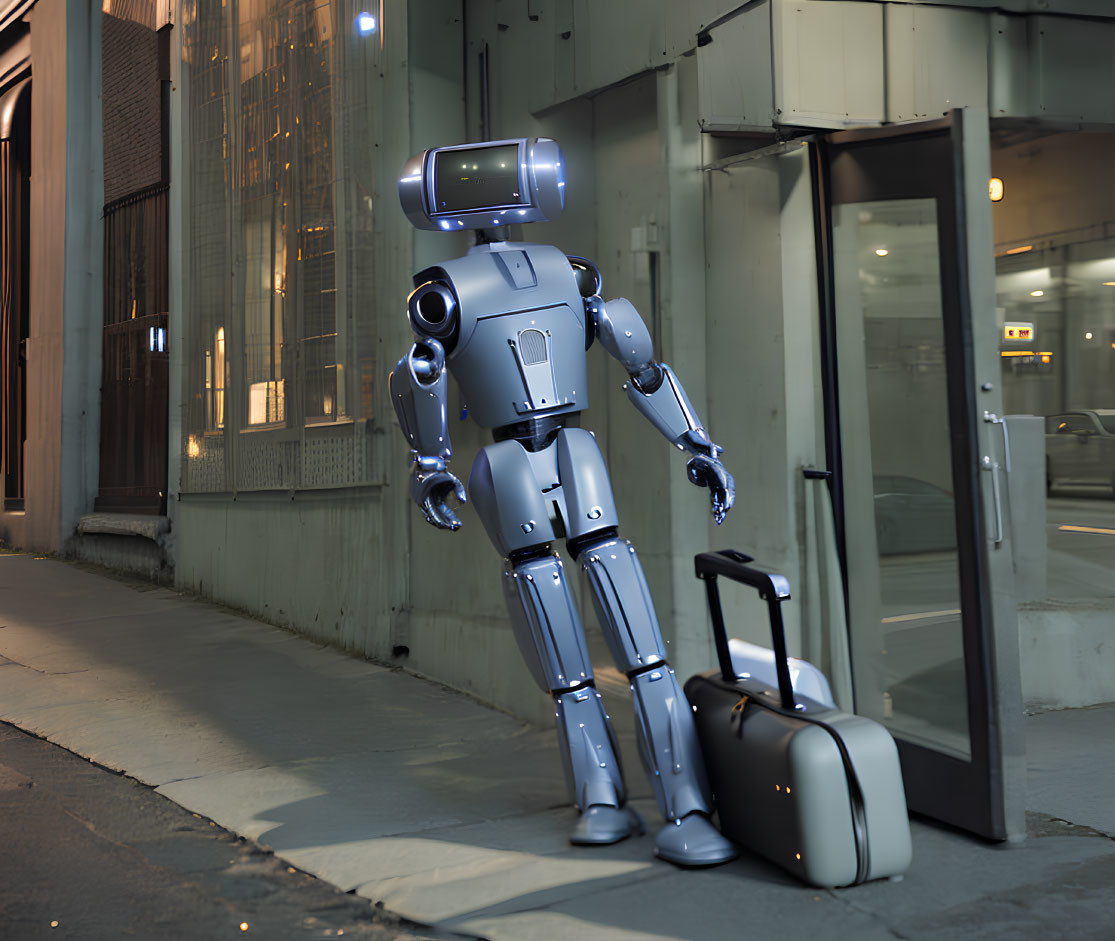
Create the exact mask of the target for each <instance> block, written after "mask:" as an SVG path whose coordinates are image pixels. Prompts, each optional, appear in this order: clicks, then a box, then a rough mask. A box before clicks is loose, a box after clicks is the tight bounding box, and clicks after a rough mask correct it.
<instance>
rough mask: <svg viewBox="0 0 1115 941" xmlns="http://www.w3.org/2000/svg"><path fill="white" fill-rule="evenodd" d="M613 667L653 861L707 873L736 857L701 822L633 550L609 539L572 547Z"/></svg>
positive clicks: (700, 796)
mask: <svg viewBox="0 0 1115 941" xmlns="http://www.w3.org/2000/svg"><path fill="white" fill-rule="evenodd" d="M574 549H575V550H576V557H577V559H578V560H579V561H580V563H581V567H582V568H583V570H584V571H585V573H586V575H587V576H588V580H589V585H590V587H591V588H592V598H593V605H594V606H595V608H596V614H597V617H598V618H599V619H600V625H601V627H602V628H603V630H604V637H605V639H606V640H607V641H608V646H609V648H610V649H611V651H612V656H613V657H615V660H616V663H617V665H618V666H619V668H620V669H621V670H623V671H624V672H625V673H626V674H627V678H628V680H629V681H630V683H631V690H632V692H633V693H634V694H635V720H636V723H635V724H636V734H637V737H638V741H639V753H640V756H641V757H642V759H643V765H644V767H645V768H646V771H647V776H648V777H649V778H650V781H651V784H652V786H653V787H654V796H655V797H656V798H657V800H658V807H659V809H660V810H661V811H662V816H663V817H665V818H666V820H667V821H669V823H667V825H666V826H665V827H664V828H663V829H662V830H660V831H659V832H658V835H657V836H656V837H655V841H654V843H655V849H654V852H655V854H656V855H658V856H660V857H662V858H663V859H667V860H669V861H670V862H672V863H676V864H678V865H679V866H711V865H716V864H717V863H722V862H725V861H726V860H729V859H731V858H732V857H733V856H735V855H736V849H735V847H734V846H733V845H732V844H731V843H730V842H729V841H728V840H726V839H724V837H722V836H721V835H720V834H719V833H718V832H717V831H716V828H715V827H713V825H712V823H711V822H710V821H709V814H711V813H712V795H711V792H710V790H709V786H708V781H707V778H706V775H705V768H704V763H703V762H702V760H701V749H700V743H699V741H698V739H697V729H696V726H695V724H694V722H693V713H692V711H691V710H690V708H689V703H688V702H687V701H686V698H685V694H684V693H683V692H682V691H681V688H680V687H679V686H678V682H677V678H676V677H675V676H674V671H673V670H671V669H670V665H669V664H668V663H667V662H666V656H665V645H664V644H663V642H662V635H661V633H660V631H659V629H658V619H657V618H656V617H655V614H654V606H653V604H652V603H651V599H650V590H649V589H648V588H647V582H646V578H645V576H644V575H643V569H642V566H641V565H640V564H639V559H638V556H636V554H635V548H634V547H633V546H632V545H631V543H629V542H627V541H626V540H623V539H619V538H618V537H617V536H616V535H615V532H614V531H607V532H602V533H600V534H599V536H598V538H595V539H593V538H590V537H582V538H581V539H579V540H577V543H576V545H575V546H574Z"/></svg>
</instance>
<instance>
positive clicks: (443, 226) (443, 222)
mask: <svg viewBox="0 0 1115 941" xmlns="http://www.w3.org/2000/svg"><path fill="white" fill-rule="evenodd" d="M441 227H442V228H443V229H448V228H449V223H448V222H447V221H446V220H445V219H442V220H441Z"/></svg>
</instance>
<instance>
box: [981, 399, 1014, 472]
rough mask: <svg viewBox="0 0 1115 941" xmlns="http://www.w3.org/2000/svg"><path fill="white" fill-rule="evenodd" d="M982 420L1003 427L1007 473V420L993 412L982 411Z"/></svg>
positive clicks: (1008, 456) (1008, 458)
mask: <svg viewBox="0 0 1115 941" xmlns="http://www.w3.org/2000/svg"><path fill="white" fill-rule="evenodd" d="M983 420H984V421H985V422H988V423H989V424H992V425H998V426H999V427H1000V428H1002V429H1003V459H1004V461H1005V462H1006V467H1007V473H1008V474H1009V473H1010V432H1009V431H1008V430H1007V420H1006V419H1005V418H1000V417H999V416H998V415H996V414H995V413H994V412H984V413H983Z"/></svg>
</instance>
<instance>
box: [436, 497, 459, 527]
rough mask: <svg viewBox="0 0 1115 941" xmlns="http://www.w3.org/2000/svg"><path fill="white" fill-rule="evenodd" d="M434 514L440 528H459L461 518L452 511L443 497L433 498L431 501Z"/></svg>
mask: <svg viewBox="0 0 1115 941" xmlns="http://www.w3.org/2000/svg"><path fill="white" fill-rule="evenodd" d="M432 507H433V512H434V516H435V517H436V518H437V520H438V525H439V526H441V528H442V529H454V530H456V529H460V528H461V519H460V517H459V516H457V514H456V513H454V512H453V510H452V508H451V507H450V506H449V504H448V503H447V502H446V501H445V498H444V497H441V498H440V499H439V498H435V499H434V500H433V501H432Z"/></svg>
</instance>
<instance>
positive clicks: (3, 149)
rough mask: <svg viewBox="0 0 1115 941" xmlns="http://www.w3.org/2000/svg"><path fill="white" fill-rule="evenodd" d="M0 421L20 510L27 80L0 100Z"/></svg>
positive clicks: (8, 476) (8, 481) (9, 495)
mask: <svg viewBox="0 0 1115 941" xmlns="http://www.w3.org/2000/svg"><path fill="white" fill-rule="evenodd" d="M0 118H2V122H3V127H2V129H0V220H2V221H0V259H2V265H3V280H2V285H0V291H2V296H0V346H2V350H0V368H2V370H3V376H2V379H0V396H2V399H3V405H2V409H0V421H2V422H3V434H2V441H0V447H2V450H3V456H2V460H3V467H4V495H3V503H4V509H5V510H22V509H23V449H24V444H25V443H26V440H27V334H28V332H29V326H30V304H29V303H28V301H29V295H30V291H29V284H28V271H29V264H28V263H29V258H30V204H31V195H30V194H31V80H30V79H24V80H23V81H22V82H21V83H20V84H18V85H15V86H14V87H12V88H10V89H9V90H8V91H7V92H6V93H5V94H4V95H3V97H2V98H0Z"/></svg>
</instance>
